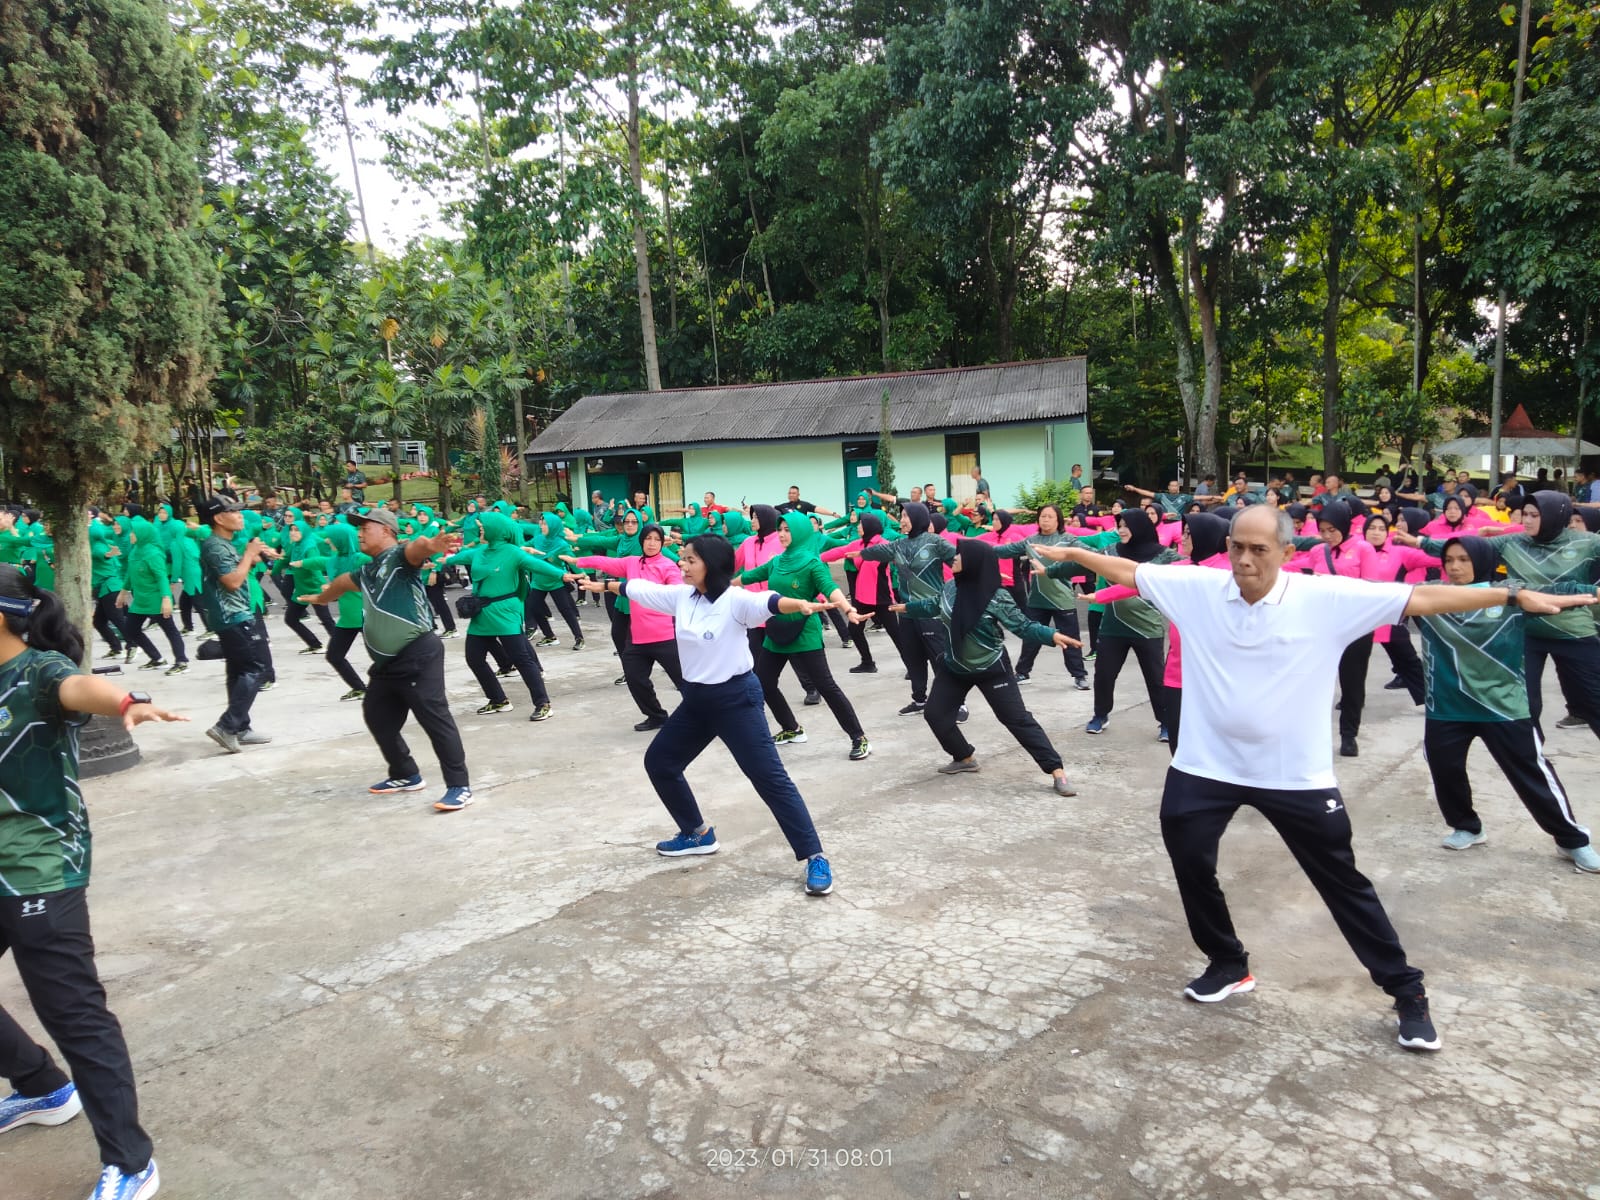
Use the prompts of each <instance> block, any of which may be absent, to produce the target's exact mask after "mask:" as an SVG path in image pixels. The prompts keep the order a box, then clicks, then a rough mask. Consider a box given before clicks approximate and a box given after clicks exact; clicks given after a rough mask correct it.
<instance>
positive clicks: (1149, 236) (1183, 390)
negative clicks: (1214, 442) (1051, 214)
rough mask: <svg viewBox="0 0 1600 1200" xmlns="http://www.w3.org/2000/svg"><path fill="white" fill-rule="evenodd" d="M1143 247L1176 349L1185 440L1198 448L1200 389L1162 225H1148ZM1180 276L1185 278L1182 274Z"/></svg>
mask: <svg viewBox="0 0 1600 1200" xmlns="http://www.w3.org/2000/svg"><path fill="white" fill-rule="evenodd" d="M1145 249H1146V251H1147V253H1148V254H1149V257H1150V264H1151V268H1152V269H1153V270H1154V271H1155V277H1156V290H1157V291H1158V292H1159V293H1160V294H1161V303H1162V307H1164V308H1165V309H1166V310H1167V323H1168V324H1169V325H1171V326H1172V342H1173V345H1174V347H1175V348H1176V350H1177V358H1178V363H1177V371H1176V372H1175V374H1176V377H1177V384H1178V395H1179V397H1180V398H1181V399H1182V400H1183V415H1184V423H1185V424H1186V425H1187V426H1188V433H1189V440H1190V442H1191V443H1192V444H1193V445H1194V446H1195V447H1196V449H1197V450H1198V446H1199V433H1198V425H1199V420H1200V404H1201V399H1200V393H1199V390H1198V389H1197V388H1196V387H1195V370H1194V333H1193V330H1192V329H1191V328H1190V324H1189V308H1188V306H1187V305H1186V304H1184V302H1183V294H1182V293H1181V292H1180V291H1179V290H1178V275H1177V272H1176V271H1174V270H1173V266H1172V243H1171V241H1170V240H1169V239H1168V237H1167V231H1166V230H1165V229H1164V228H1158V227H1156V226H1154V225H1152V226H1151V227H1150V228H1149V229H1148V230H1146V233H1145ZM1184 278H1186V279H1187V278H1188V276H1187V274H1185V276H1184Z"/></svg>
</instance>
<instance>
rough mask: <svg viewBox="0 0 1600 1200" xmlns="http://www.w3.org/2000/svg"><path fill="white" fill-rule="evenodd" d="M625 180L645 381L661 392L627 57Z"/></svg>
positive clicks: (633, 83)
mask: <svg viewBox="0 0 1600 1200" xmlns="http://www.w3.org/2000/svg"><path fill="white" fill-rule="evenodd" d="M627 88H628V130H627V140H628V178H629V179H630V180H631V181H632V182H633V199H632V205H633V269H634V275H635V277H636V279H637V286H638V291H639V333H640V336H641V338H642V339H643V342H644V378H645V388H646V389H647V390H648V391H652V392H659V391H660V390H661V362H660V360H659V359H658V358H657V357H656V313H655V300H654V299H653V298H652V296H651V295H650V242H649V239H648V238H647V237H646V235H645V227H644V161H643V158H642V156H641V155H642V152H641V149H640V146H639V56H638V55H637V54H636V53H633V52H631V51H630V53H629V54H628V80H627Z"/></svg>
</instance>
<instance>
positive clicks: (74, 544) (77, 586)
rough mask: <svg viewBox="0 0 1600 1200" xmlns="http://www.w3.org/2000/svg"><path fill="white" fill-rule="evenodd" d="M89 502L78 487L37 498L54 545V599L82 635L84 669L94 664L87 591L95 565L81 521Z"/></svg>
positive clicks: (86, 491) (90, 595) (86, 492)
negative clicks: (61, 605) (64, 609)
mask: <svg viewBox="0 0 1600 1200" xmlns="http://www.w3.org/2000/svg"><path fill="white" fill-rule="evenodd" d="M89 499H90V497H89V489H88V488H87V487H81V486H80V487H76V488H72V489H68V490H66V491H62V492H59V493H56V494H53V495H41V496H40V497H39V504H40V508H41V510H42V511H43V513H44V515H45V519H46V520H47V521H49V523H50V534H51V537H52V539H53V540H54V542H55V556H56V588H55V590H56V595H58V596H60V597H61V603H62V604H63V605H65V606H66V610H67V620H69V621H71V622H72V623H73V624H74V625H76V626H77V627H78V629H79V630H80V631H82V633H83V663H82V665H83V666H84V667H88V666H91V665H92V664H93V662H94V630H93V628H92V618H93V616H94V596H93V593H92V591H91V588H90V577H91V576H92V575H93V572H94V564H93V562H92V561H91V560H90V558H89V526H88V524H87V523H86V521H85V520H84V513H85V510H86V509H87V508H88V507H89Z"/></svg>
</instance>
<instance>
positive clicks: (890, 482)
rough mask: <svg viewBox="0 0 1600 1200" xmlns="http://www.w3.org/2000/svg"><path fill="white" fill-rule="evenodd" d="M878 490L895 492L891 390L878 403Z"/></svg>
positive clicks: (885, 392)
mask: <svg viewBox="0 0 1600 1200" xmlns="http://www.w3.org/2000/svg"><path fill="white" fill-rule="evenodd" d="M878 490H879V491H880V492H888V493H890V494H893V492H894V425H893V422H892V421H891V419H890V415H889V389H888V388H884V389H883V397H882V399H881V400H879V401H878Z"/></svg>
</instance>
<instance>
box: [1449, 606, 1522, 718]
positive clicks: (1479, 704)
mask: <svg viewBox="0 0 1600 1200" xmlns="http://www.w3.org/2000/svg"><path fill="white" fill-rule="evenodd" d="M1428 586H1434V587H1439V586H1446V587H1448V586H1450V585H1448V584H1444V585H1440V584H1433V585H1428ZM1465 586H1470V587H1488V586H1489V585H1488V584H1486V583H1481V584H1480V583H1475V584H1469V585H1465ZM1527 621H1528V618H1527V617H1525V616H1524V615H1523V612H1522V610H1521V609H1520V608H1517V607H1516V606H1515V605H1509V606H1506V605H1496V606H1495V607H1494V608H1480V609H1478V610H1477V611H1475V612H1462V613H1437V614H1435V615H1433V616H1429V617H1423V618H1422V673H1423V677H1424V678H1425V679H1426V681H1427V685H1428V709H1427V711H1428V719H1429V720H1433V721H1525V720H1527V719H1528V715H1529V713H1528V682H1527V676H1526V674H1525V672H1524V669H1523V630H1524V627H1525V623H1526V622H1527Z"/></svg>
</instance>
